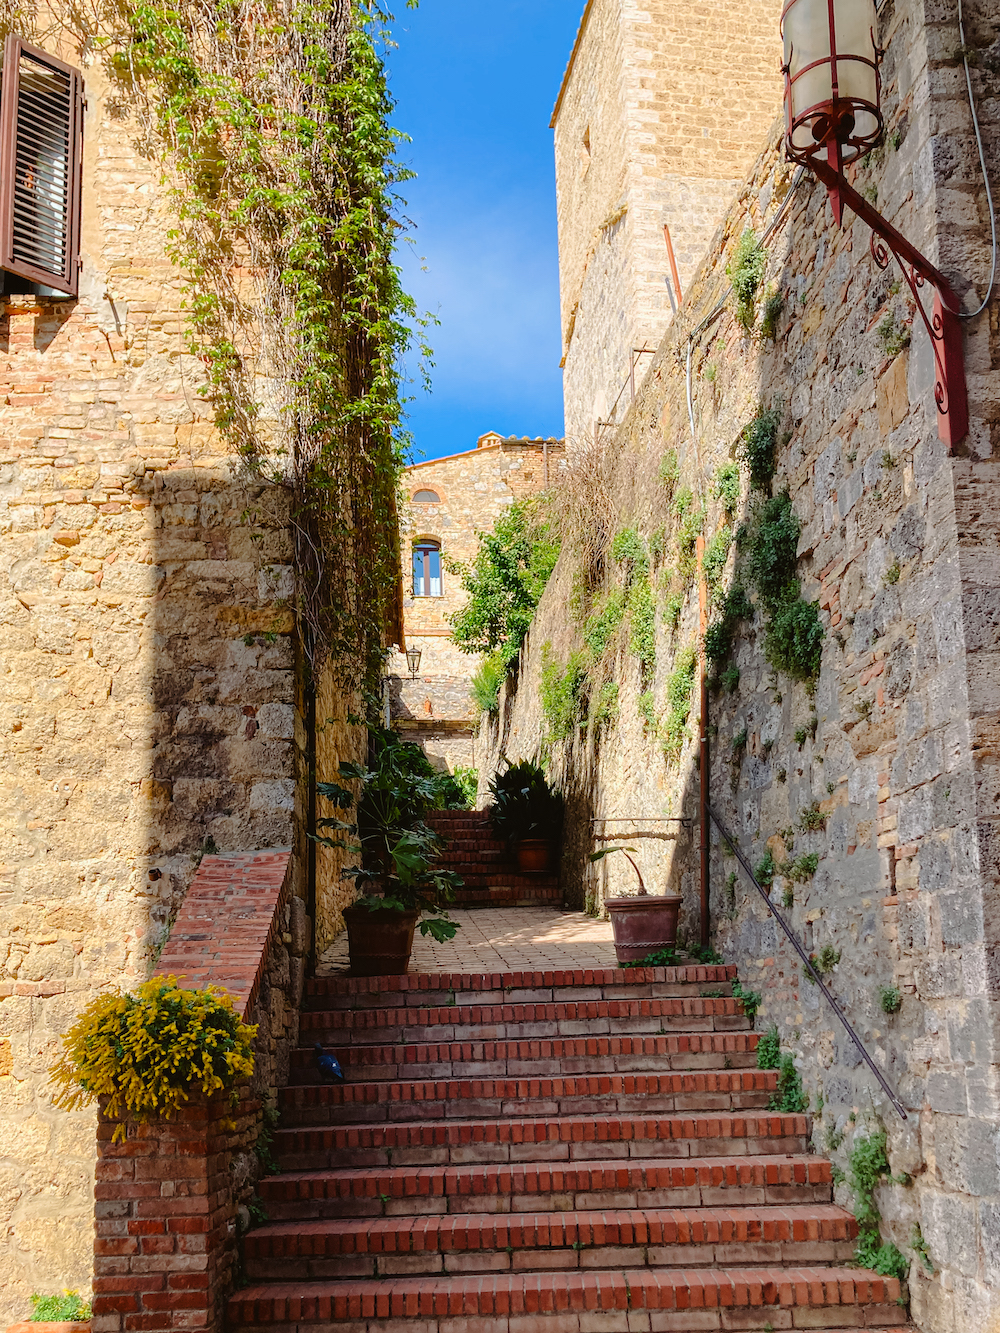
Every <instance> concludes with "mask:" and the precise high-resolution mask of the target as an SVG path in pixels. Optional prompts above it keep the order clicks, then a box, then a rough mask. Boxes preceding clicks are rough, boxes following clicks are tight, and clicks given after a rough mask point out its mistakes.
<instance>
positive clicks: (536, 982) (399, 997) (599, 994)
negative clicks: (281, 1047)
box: [305, 964, 736, 1010]
mask: <svg viewBox="0 0 1000 1333" xmlns="http://www.w3.org/2000/svg"><path fill="white" fill-rule="evenodd" d="M735 979H736V968H735V967H728V966H725V965H723V966H719V967H706V966H704V965H701V964H694V965H692V966H690V967H636V968H603V969H602V968H597V969H586V970H580V971H576V972H485V973H478V972H476V973H469V972H444V973H434V972H415V973H412V974H410V975H407V976H396V977H346V976H335V977H314V978H313V979H312V980H310V981H307V982H306V988H305V1004H306V1007H307V1008H309V1009H310V1010H315V1009H381V1008H393V1009H400V1008H406V1007H418V1008H420V1007H425V1008H426V1007H434V1006H440V1005H442V1004H450V1003H452V1002H454V1000H455V999H456V998H457V997H459V996H460V997H461V1001H462V1003H465V1004H504V1003H507V1004H523V1003H535V1004H537V1003H543V1004H548V1003H551V1002H555V1001H556V1000H580V999H583V1000H592V999H601V1000H610V999H626V1000H633V999H653V998H659V997H663V996H673V995H700V994H701V993H702V991H704V990H709V989H712V990H715V989H721V990H723V991H724V992H725V993H726V994H729V991H730V989H731V983H732V982H733V981H735Z"/></svg>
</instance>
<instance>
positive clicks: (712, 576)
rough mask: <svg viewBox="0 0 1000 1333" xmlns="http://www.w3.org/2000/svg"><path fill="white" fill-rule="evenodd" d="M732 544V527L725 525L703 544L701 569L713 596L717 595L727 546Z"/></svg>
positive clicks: (727, 551) (727, 555)
mask: <svg viewBox="0 0 1000 1333" xmlns="http://www.w3.org/2000/svg"><path fill="white" fill-rule="evenodd" d="M732 544H733V533H732V529H731V528H729V527H726V526H723V527H721V528H720V529H719V531H718V532H717V533H716V534H715V536H714V537H712V539H711V541H709V542H707V543H706V544H705V551H704V554H703V555H702V558H701V569H702V573H703V574H704V576H705V582H706V583H707V584H708V588H709V594H710V596H712V597H713V598H714V597H715V596H717V594H718V590H719V587H720V585H721V583H722V576H723V574H724V573H725V569H726V561H727V560H728V559H729V548H730V546H731V545H732Z"/></svg>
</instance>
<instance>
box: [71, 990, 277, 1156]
mask: <svg viewBox="0 0 1000 1333" xmlns="http://www.w3.org/2000/svg"><path fill="white" fill-rule="evenodd" d="M256 1035H257V1028H256V1025H249V1024H246V1023H243V1022H241V1021H240V1018H239V1016H238V1015H237V1013H236V1011H235V1010H234V1008H233V1002H232V1000H231V999H230V997H229V996H228V995H226V993H225V992H224V991H220V990H218V989H217V988H216V987H215V986H207V987H206V988H205V989H204V990H184V989H183V988H182V987H181V986H180V985H179V984H178V981H177V978H176V977H154V978H153V979H152V980H151V981H147V982H145V983H144V984H143V985H142V986H139V987H138V989H137V990H136V991H135V992H134V993H130V994H121V993H119V992H117V991H112V992H108V993H105V994H103V995H98V996H96V997H95V998H94V999H93V1000H92V1001H91V1002H90V1004H88V1005H87V1007H86V1009H84V1010H83V1012H82V1013H81V1014H80V1016H79V1017H78V1018H77V1020H76V1022H75V1023H74V1024H73V1026H72V1027H71V1028H70V1030H69V1031H68V1032H67V1033H66V1035H65V1036H64V1037H63V1048H64V1049H63V1054H62V1057H61V1059H60V1060H59V1061H58V1062H57V1063H56V1064H55V1065H53V1066H52V1068H51V1070H50V1071H49V1072H50V1074H51V1076H52V1081H53V1082H54V1083H55V1084H56V1086H57V1088H58V1089H59V1092H58V1093H57V1095H56V1097H55V1099H54V1100H55V1104H56V1105H57V1106H61V1107H63V1108H64V1109H65V1110H68V1111H73V1110H76V1109H78V1108H79V1107H81V1106H85V1105H86V1104H87V1103H89V1102H92V1101H93V1100H94V1098H95V1097H107V1098H108V1099H109V1100H108V1104H107V1108H106V1111H107V1114H108V1116H110V1117H111V1118H112V1119H119V1120H120V1123H119V1124H118V1125H117V1126H116V1128H115V1132H114V1139H115V1140H116V1141H121V1140H123V1139H124V1138H125V1123H124V1120H121V1119H120V1118H121V1117H123V1116H128V1118H129V1119H131V1120H133V1121H136V1122H138V1123H139V1124H145V1123H147V1122H148V1121H149V1120H152V1119H154V1118H155V1117H157V1116H164V1117H165V1118H166V1119H169V1118H170V1117H171V1116H172V1115H173V1114H174V1112H175V1111H177V1110H179V1109H180V1107H181V1106H183V1104H184V1103H185V1102H186V1101H188V1100H189V1098H190V1096H191V1094H192V1092H193V1093H195V1094H198V1093H202V1094H203V1095H204V1096H206V1097H212V1096H214V1095H215V1094H217V1093H220V1092H230V1093H232V1094H233V1100H234V1102H235V1089H236V1087H237V1085H238V1084H240V1083H243V1082H245V1081H246V1080H247V1079H248V1078H249V1077H250V1075H251V1074H252V1073H253V1067H254V1059H253V1045H252V1043H253V1040H254V1037H255V1036H256Z"/></svg>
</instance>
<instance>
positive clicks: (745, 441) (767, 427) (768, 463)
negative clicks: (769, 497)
mask: <svg viewBox="0 0 1000 1333" xmlns="http://www.w3.org/2000/svg"><path fill="white" fill-rule="evenodd" d="M780 422H781V408H780V407H779V406H777V405H775V406H772V407H765V406H764V404H763V403H758V404H757V411H756V412H755V414H754V415H753V417H752V418H751V419H750V421H748V422H747V424H746V425H745V426H744V427H743V431H742V433H741V435H740V443H739V451H740V454H741V455H742V457H743V459H744V461H745V462H746V465H747V469H748V471H749V473H750V485H751V486H752V487H753V488H754V489H756V490H760V491H769V490H770V488H771V479H772V477H773V476H774V473H775V469H776V466H777V460H776V457H775V453H776V450H777V446H778V425H779V423H780Z"/></svg>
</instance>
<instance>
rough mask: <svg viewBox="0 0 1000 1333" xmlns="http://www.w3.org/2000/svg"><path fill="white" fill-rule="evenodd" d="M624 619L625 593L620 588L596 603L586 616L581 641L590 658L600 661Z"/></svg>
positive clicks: (614, 589) (612, 590) (613, 589)
mask: <svg viewBox="0 0 1000 1333" xmlns="http://www.w3.org/2000/svg"><path fill="white" fill-rule="evenodd" d="M624 619H625V593H624V591H623V590H622V589H621V588H612V589H611V591H610V592H609V593H608V594H607V595H606V596H605V597H603V598H601V600H600V601H599V602H598V603H597V605H596V606H595V607H594V609H593V611H591V613H590V615H589V616H588V617H587V620H586V624H585V625H584V629H583V642H584V645H585V647H586V649H587V652H588V653H589V654H590V657H591V660H592V661H594V662H598V661H600V659H601V658H602V657H603V656H604V652H605V649H606V648H607V646H608V644H609V643H610V642H611V639H612V638H613V637H614V635H615V633H616V631H617V630H618V627H619V625H621V623H622V621H623V620H624Z"/></svg>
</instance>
